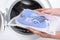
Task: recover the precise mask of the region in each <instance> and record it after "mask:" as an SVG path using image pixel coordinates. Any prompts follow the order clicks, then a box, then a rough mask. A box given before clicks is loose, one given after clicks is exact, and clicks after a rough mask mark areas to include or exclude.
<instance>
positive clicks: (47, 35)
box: [26, 27, 51, 38]
mask: <svg viewBox="0 0 60 40" xmlns="http://www.w3.org/2000/svg"><path fill="white" fill-rule="evenodd" d="M26 29H28V30H30V31H31V32H32V33H34V34H37V35H38V36H41V37H45V38H49V37H51V35H50V34H47V33H44V32H40V31H37V30H35V29H33V28H30V27H28V28H26Z"/></svg>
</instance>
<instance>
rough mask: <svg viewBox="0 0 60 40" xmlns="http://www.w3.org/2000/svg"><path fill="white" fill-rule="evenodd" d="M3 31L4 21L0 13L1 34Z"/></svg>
mask: <svg viewBox="0 0 60 40" xmlns="http://www.w3.org/2000/svg"><path fill="white" fill-rule="evenodd" d="M3 30H4V19H3V15H2V12H1V11H0V32H2V31H3Z"/></svg>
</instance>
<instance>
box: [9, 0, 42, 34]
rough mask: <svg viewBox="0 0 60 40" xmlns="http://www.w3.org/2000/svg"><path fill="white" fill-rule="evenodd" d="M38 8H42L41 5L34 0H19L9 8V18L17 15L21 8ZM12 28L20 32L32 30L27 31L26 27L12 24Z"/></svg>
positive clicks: (27, 32)
mask: <svg viewBox="0 0 60 40" xmlns="http://www.w3.org/2000/svg"><path fill="white" fill-rule="evenodd" d="M38 8H42V6H41V5H40V4H39V3H38V2H36V1H34V0H21V1H19V2H18V3H16V4H15V5H14V7H13V8H12V10H11V14H10V19H12V18H13V17H15V16H17V15H19V14H20V12H21V11H22V10H23V9H32V10H35V9H38ZM13 14H14V15H13ZM12 29H13V30H14V31H16V32H18V33H20V34H32V32H30V31H28V30H27V29H24V28H21V27H18V26H14V27H12Z"/></svg>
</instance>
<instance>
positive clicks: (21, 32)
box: [0, 0, 54, 40]
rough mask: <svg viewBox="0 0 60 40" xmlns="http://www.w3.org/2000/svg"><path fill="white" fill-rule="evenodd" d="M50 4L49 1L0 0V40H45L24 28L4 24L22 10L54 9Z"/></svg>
mask: <svg viewBox="0 0 60 40" xmlns="http://www.w3.org/2000/svg"><path fill="white" fill-rule="evenodd" d="M51 4H52V1H50V0H0V40H45V39H46V38H42V37H39V36H37V35H35V34H33V33H32V32H31V31H29V30H27V29H25V28H22V27H18V26H7V25H6V24H8V23H9V22H10V20H12V19H13V18H14V17H16V16H17V15H19V14H20V13H21V12H22V11H23V10H24V9H32V10H35V9H39V8H54V7H53V5H54V3H53V5H51ZM11 23H15V20H13V21H12V22H11ZM46 40H50V39H49V38H47V39H46ZM51 40H53V39H51Z"/></svg>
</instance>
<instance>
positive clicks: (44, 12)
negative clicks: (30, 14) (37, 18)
mask: <svg viewBox="0 0 60 40" xmlns="http://www.w3.org/2000/svg"><path fill="white" fill-rule="evenodd" d="M36 11H38V12H40V13H42V14H50V15H51V12H52V9H51V8H46V9H36Z"/></svg>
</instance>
